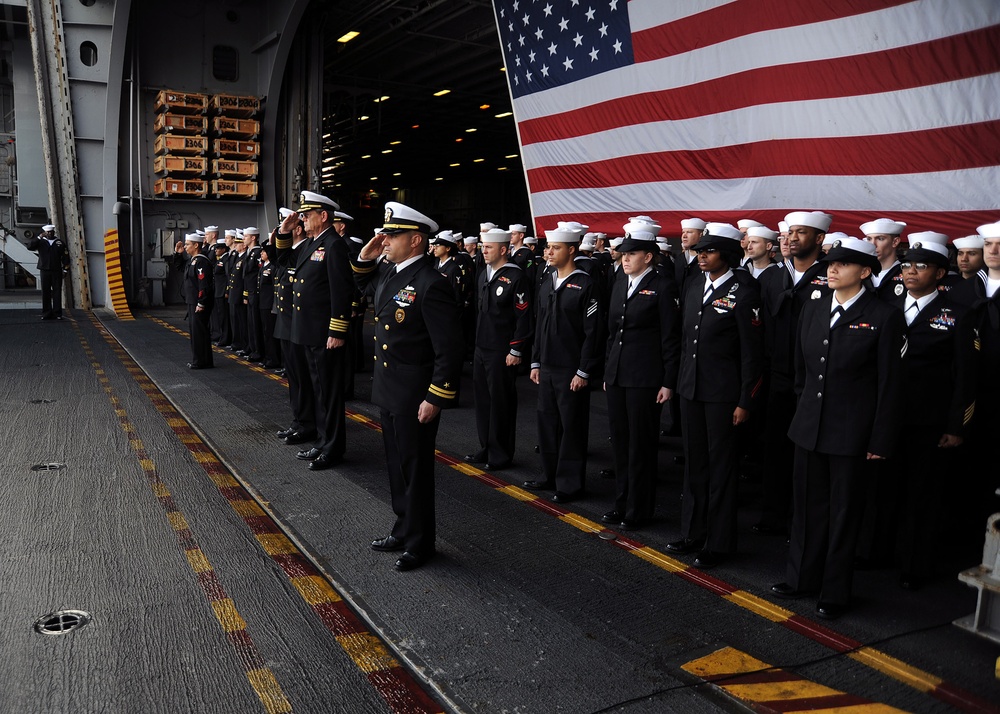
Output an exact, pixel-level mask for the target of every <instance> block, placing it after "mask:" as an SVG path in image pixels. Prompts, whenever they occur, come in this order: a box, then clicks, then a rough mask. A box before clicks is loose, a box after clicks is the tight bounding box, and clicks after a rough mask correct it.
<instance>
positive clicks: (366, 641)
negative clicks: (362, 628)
mask: <svg viewBox="0 0 1000 714" xmlns="http://www.w3.org/2000/svg"><path fill="white" fill-rule="evenodd" d="M337 642H339V643H340V646H341V647H343V648H344V652H346V653H347V655H348V656H349V657H350V658H351V659H352V660H354V664H355V665H357V667H358V669H360V670H361V671H362V672H364V673H365V674H371V673H372V672H380V671H384V670H387V669H389V668H391V667H398V666H399V662H397V661H396V659H395V657H393V656H392V655H391V654H389V650H387V649H386V648H385V645H383V644H382V643H381V642H380V641H379V640H378V638H376V637H374V636H372V635H370V634H368V633H367V632H357V633H355V634H352V635H340V636H339V637H338V638H337Z"/></svg>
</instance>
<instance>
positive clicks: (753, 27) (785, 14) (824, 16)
mask: <svg viewBox="0 0 1000 714" xmlns="http://www.w3.org/2000/svg"><path fill="white" fill-rule="evenodd" d="M661 1H662V0H661ZM908 2H911V0H823V2H791V3H773V4H768V3H761V2H760V0H737V2H731V3H727V4H725V5H722V6H720V7H715V8H712V9H710V10H706V11H704V12H700V13H698V14H697V15H691V16H689V17H684V18H681V19H679V20H675V21H674V22H668V23H666V24H663V25H660V26H658V27H651V28H649V29H647V30H640V31H639V32H636V33H634V34H633V35H632V51H633V54H634V56H635V61H636V62H648V61H650V60H655V59H660V58H661V57H671V56H673V55H680V54H684V53H685V52H691V51H692V50H697V49H701V48H702V47H708V46H710V45H715V44H718V43H720V42H726V41H727V40H732V39H735V38H737V37H744V36H746V35H752V34H754V33H756V32H766V31H768V30H777V29H781V28H786V27H797V26H801V25H810V24H813V23H816V22H827V21H829V20H838V19H840V18H843V17H850V16H852V15H862V14H864V13H868V12H876V11H878V10H884V9H886V8H890V7H895V6H897V5H905V4H907V3H908ZM706 28H712V29H711V32H706V31H705V29H706Z"/></svg>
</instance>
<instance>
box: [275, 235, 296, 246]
mask: <svg viewBox="0 0 1000 714" xmlns="http://www.w3.org/2000/svg"><path fill="white" fill-rule="evenodd" d="M274 244H275V246H276V247H277V248H278V250H284V249H285V248H291V247H292V236H291V234H289V235H288V237H287V238H282V237H281V234H280V233H279V234H278V237H277V238H276V239H275V241H274Z"/></svg>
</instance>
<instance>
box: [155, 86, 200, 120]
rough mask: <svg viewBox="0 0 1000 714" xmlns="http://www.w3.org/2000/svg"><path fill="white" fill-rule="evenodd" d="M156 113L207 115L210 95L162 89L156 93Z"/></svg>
mask: <svg viewBox="0 0 1000 714" xmlns="http://www.w3.org/2000/svg"><path fill="white" fill-rule="evenodd" d="M156 111H158V112H173V113H174V114H205V113H207V112H208V95H207V94H198V93H196V92H172V91H171V90H169V89H161V90H160V91H159V92H157V93H156Z"/></svg>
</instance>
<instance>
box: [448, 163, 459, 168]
mask: <svg viewBox="0 0 1000 714" xmlns="http://www.w3.org/2000/svg"><path fill="white" fill-rule="evenodd" d="M448 165H449V166H451V167H452V168H454V167H456V166H461V164H448Z"/></svg>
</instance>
